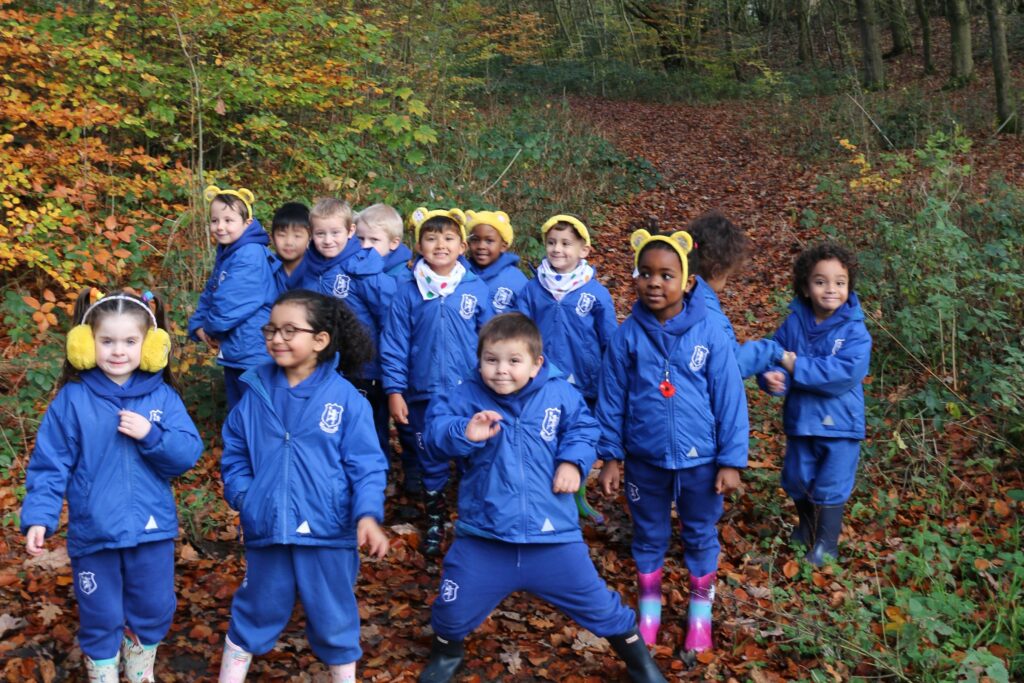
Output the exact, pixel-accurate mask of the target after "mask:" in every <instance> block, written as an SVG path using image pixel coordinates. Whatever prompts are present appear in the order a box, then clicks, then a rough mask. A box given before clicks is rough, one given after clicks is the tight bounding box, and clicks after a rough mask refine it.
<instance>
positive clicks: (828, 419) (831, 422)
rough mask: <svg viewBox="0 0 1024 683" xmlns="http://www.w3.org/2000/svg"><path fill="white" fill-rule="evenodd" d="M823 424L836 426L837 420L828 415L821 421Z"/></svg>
mask: <svg viewBox="0 0 1024 683" xmlns="http://www.w3.org/2000/svg"><path fill="white" fill-rule="evenodd" d="M821 424H823V425H825V426H826V427H835V425H836V421H835V420H833V419H832V416H831V415H826V416H825V419H824V420H822V421H821Z"/></svg>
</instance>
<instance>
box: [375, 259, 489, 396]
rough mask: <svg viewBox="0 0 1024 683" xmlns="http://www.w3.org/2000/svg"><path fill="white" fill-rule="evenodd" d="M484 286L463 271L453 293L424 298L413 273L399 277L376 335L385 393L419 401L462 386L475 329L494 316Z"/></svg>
mask: <svg viewBox="0 0 1024 683" xmlns="http://www.w3.org/2000/svg"><path fill="white" fill-rule="evenodd" d="M487 296H488V291H487V285H486V284H484V282H483V280H481V279H480V278H478V277H477V276H476V275H473V273H472V272H469V271H467V272H466V275H465V276H464V277H463V278H462V281H461V282H459V285H458V286H457V287H456V288H455V291H454V292H453V293H451V294H449V295H448V296H446V297H443V298H439V299H430V300H429V301H426V300H424V299H423V297H422V296H421V295H420V290H419V287H417V286H416V280H415V278H414V277H413V275H412V271H408V270H407V271H406V274H404V275H402V276H400V278H399V282H398V292H397V293H396V294H395V298H394V299H393V300H392V303H391V311H390V313H389V314H388V320H387V323H386V324H385V325H384V332H383V333H382V334H381V337H380V361H381V370H382V372H381V375H382V383H383V385H384V393H387V394H402V395H403V397H404V398H405V400H406V401H422V400H425V399H429V398H430V397H431V396H433V395H434V394H437V393H439V392H443V391H446V390H448V389H451V388H452V387H454V386H456V385H458V384H460V383H461V382H462V381H463V380H464V379H465V378H466V377H468V376H469V375H470V374H471V373H472V372H473V368H475V367H476V362H477V361H476V345H477V332H478V331H479V330H480V328H481V327H482V326H483V324H484V323H485V322H487V321H488V320H490V318H491V316H492V314H491V309H490V306H488V305H487Z"/></svg>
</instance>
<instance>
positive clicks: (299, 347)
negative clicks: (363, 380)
mask: <svg viewBox="0 0 1024 683" xmlns="http://www.w3.org/2000/svg"><path fill="white" fill-rule="evenodd" d="M268 326H269V327H274V328H277V331H276V332H275V333H274V336H273V337H271V338H270V339H268V340H266V342H267V353H269V354H270V357H271V358H273V359H274V362H275V363H277V365H278V366H279V367H280V368H282V369H283V370H284V371H285V375H286V376H287V377H288V380H289V383H291V384H292V386H294V385H295V384H296V383H298V382H301V381H302V380H303V379H305V378H307V377H309V376H310V375H311V374H312V373H313V370H315V369H316V363H317V354H318V353H320V352H321V351H323V350H324V349H326V348H327V346H328V344H330V341H331V336H330V335H329V334H327V333H326V332H309V330H310V329H311V326H310V324H309V319H308V317H307V314H306V307H305V306H303V305H302V304H300V303H292V302H285V303H281V304H277V305H276V306H274V308H273V309H272V310H271V311H270V323H269V324H268ZM287 328H292V329H291V330H290V331H291V332H292V338H291V339H289V340H285V338H284V334H282V330H283V329H287ZM292 380H296V381H295V382H293V381H292Z"/></svg>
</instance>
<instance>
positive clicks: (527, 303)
mask: <svg viewBox="0 0 1024 683" xmlns="http://www.w3.org/2000/svg"><path fill="white" fill-rule="evenodd" d="M532 292H533V284H532V281H527V283H526V284H525V285H523V288H522V289H520V290H519V293H518V294H516V304H515V311H516V312H517V313H522V314H523V315H525V316H526V317H527V318H529V319H530V320H533V294H532Z"/></svg>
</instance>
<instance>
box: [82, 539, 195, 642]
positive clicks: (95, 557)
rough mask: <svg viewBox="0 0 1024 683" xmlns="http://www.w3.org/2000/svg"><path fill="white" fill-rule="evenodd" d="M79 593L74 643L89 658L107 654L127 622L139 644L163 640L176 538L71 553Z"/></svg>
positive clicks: (172, 602) (170, 607) (170, 611)
mask: <svg viewBox="0 0 1024 683" xmlns="http://www.w3.org/2000/svg"><path fill="white" fill-rule="evenodd" d="M71 574H72V576H73V577H74V580H75V597H76V598H77V599H78V620H79V627H78V643H79V646H80V647H81V648H82V652H84V653H85V654H86V655H88V656H89V657H91V658H92V659H97V660H99V659H110V658H112V657H115V656H116V655H117V651H118V650H119V649H120V648H121V638H122V637H123V635H124V629H125V627H126V626H127V627H128V628H130V629H131V630H132V631H133V632H134V633H135V635H136V636H138V638H139V641H140V642H141V643H142V644H143V645H153V644H155V643H159V642H160V641H161V640H163V638H164V636H165V635H167V630H168V629H169V628H170V627H171V620H172V619H173V618H174V609H175V607H176V605H177V600H176V599H175V596H174V540H173V539H167V540H165V541H155V542H153V543H143V544H142V545H137V546H135V547H134V548H116V549H113V550H101V551H99V552H96V553H92V554H90V555H83V556H82V557H73V558H71Z"/></svg>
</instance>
